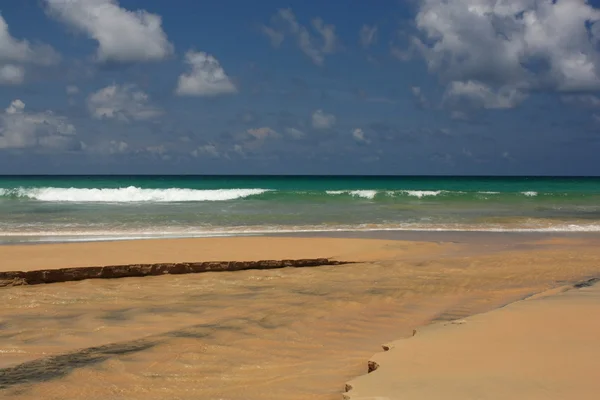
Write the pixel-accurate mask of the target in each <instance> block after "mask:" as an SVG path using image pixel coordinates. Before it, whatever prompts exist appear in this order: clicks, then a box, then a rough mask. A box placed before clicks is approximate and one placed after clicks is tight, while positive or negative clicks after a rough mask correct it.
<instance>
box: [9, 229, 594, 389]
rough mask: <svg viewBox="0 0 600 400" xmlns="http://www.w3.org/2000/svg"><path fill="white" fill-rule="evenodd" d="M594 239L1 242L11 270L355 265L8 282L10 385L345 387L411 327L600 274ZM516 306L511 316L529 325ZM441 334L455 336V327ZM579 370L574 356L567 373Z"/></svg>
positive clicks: (356, 386)
mask: <svg viewBox="0 0 600 400" xmlns="http://www.w3.org/2000/svg"><path fill="white" fill-rule="evenodd" d="M599 244H600V241H599V240H598V239H597V238H596V237H594V236H588V237H577V238H551V237H549V238H545V239H540V238H539V237H531V238H529V239H528V238H527V237H515V238H513V239H512V240H502V241H498V240H495V239H494V238H493V237H492V238H491V239H490V240H487V241H486V240H484V239H482V238H478V240H476V241H474V240H469V239H468V238H466V239H465V240H458V241H456V240H453V241H421V242H414V241H406V240H385V239H360V238H355V239H348V238H298V237H285V238H268V237H242V238H214V239H181V240H180V239H171V240H145V241H126V242H125V241H124V242H102V243H71V244H52V245H35V246H17V245H15V246H4V247H0V260H1V261H0V269H1V270H2V271H28V270H29V271H31V270H35V269H43V268H46V269H52V268H65V267H85V266H106V265H114V264H119V265H122V264H139V263H157V262H196V261H225V260H227V261H251V260H261V259H269V260H274V259H297V258H320V257H324V258H331V259H335V260H346V261H354V262H355V263H353V264H347V265H335V266H333V265H332V266H323V267H311V268H281V269H273V270H246V271H235V272H207V273H200V274H189V275H168V276H160V277H159V276H154V277H143V278H123V279H109V280H105V279H91V280H83V281H79V282H64V283H54V284H46V285H36V286H18V287H6V288H2V289H0V301H2V304H3V305H4V307H3V308H2V309H1V310H0V354H1V357H0V393H1V394H2V396H3V397H4V398H11V399H35V398H45V399H62V398H82V397H86V398H89V399H104V398H108V397H110V398H122V399H161V398H166V397H168V398H179V399H197V398H209V399H212V398H225V399H339V398H341V397H342V392H344V387H345V383H346V382H348V381H352V380H353V379H355V378H356V377H358V376H360V375H362V374H365V373H366V372H367V362H368V361H369V360H371V359H373V360H378V357H380V355H379V354H377V355H376V356H374V357H373V354H376V353H378V352H379V351H380V349H381V344H382V343H390V342H393V341H395V340H399V341H398V342H395V343H403V339H402V338H409V337H410V336H411V335H412V332H413V329H417V331H418V334H417V336H415V337H414V338H411V339H408V340H405V341H406V343H411V341H413V340H423V343H426V341H425V336H424V335H423V336H422V338H419V336H420V333H421V330H422V327H423V326H426V325H428V324H430V323H432V322H433V323H434V325H433V326H438V325H439V324H440V323H441V324H442V325H443V324H444V323H446V322H449V321H455V320H463V319H466V318H467V320H470V319H468V317H469V316H471V315H474V314H480V313H484V312H487V311H491V310H494V309H498V308H499V307H502V306H505V305H506V304H509V303H513V302H515V301H518V300H522V299H524V298H527V297H529V296H531V295H534V294H536V293H541V292H545V291H548V290H558V289H557V288H564V287H569V286H570V285H572V284H574V283H576V282H579V281H582V280H586V279H589V278H592V277H596V276H600V246H599ZM560 290H562V289H560ZM560 290H559V291H560ZM569 293H571V292H567V293H566V294H564V295H565V296H567V295H569V296H570V294H569ZM582 293H583V292H582ZM561 296H562V295H561ZM590 301H592V302H593V301H594V300H593V299H591V300H590ZM529 303H532V304H533V301H531V300H528V304H529ZM508 309H509V308H508V307H507V308H504V309H503V310H508ZM528 312H530V313H531V312H533V313H535V314H536V315H545V314H546V313H547V310H546V308H544V307H540V308H539V310H538V309H537V308H536V310H535V311H528ZM581 312H582V313H590V312H593V310H591V309H586V308H582V309H581ZM520 313H521V312H520V311H519V312H515V313H514V315H515V317H514V318H515V319H514V320H511V321H513V322H508V323H509V324H517V325H518V324H521V323H524V322H522V321H524V320H523V318H522V317H519V315H521V314H520ZM492 314H493V313H492ZM483 315H484V316H485V315H488V314H483ZM489 315H491V314H489ZM511 315H512V314H511ZM548 315H550V314H548ZM473 318H478V317H473ZM505 318H508V317H505ZM549 318H551V319H552V318H554V317H549ZM561 318H562V317H559V320H560V319H561ZM525 319H527V320H532V321H533V319H531V318H529V317H527V318H525ZM544 321H546V320H545V319H543V318H542V317H540V324H542V325H543V324H545V322H544ZM491 323H492V322H490V324H491ZM504 323H507V322H506V321H504ZM436 324H438V325H436ZM482 324H484V323H483V322H482ZM485 324H487V322H485ZM470 325H473V324H470V323H467V324H464V325H454V324H453V325H451V326H452V327H456V326H458V327H459V328H460V329H463V327H464V326H470ZM490 326H493V325H490ZM548 326H550V325H548ZM570 326H572V327H573V331H574V332H580V330H581V329H584V327H583V326H579V325H570ZM425 329H430V328H425ZM492 329H493V328H492ZM532 329H533V328H532ZM544 329H547V328H544ZM585 329H587V327H585ZM552 330H554V328H552ZM441 331H442V329H440V333H439V335H440V337H442V336H443V337H445V336H446V334H445V333H443V332H441ZM457 332H458V330H457ZM492 337H493V336H490V338H492ZM535 337H536V336H535V335H529V336H527V337H526V338H527V340H529V341H535V340H536V339H535ZM549 337H550V336H549ZM457 340H458V339H457ZM438 342H439V343H440V346H442V347H443V346H444V344H443V343H445V342H444V339H441V340H439V341H438ZM415 343H416V342H415ZM466 343H468V342H466ZM479 343H481V347H482V348H486V347H490V346H492V347H493V346H494V343H495V342H492V343H487V342H486V341H485V340H480V342H479ZM425 346H427V345H425ZM591 347H592V350H593V346H591ZM396 350H397V349H394V350H393V351H390V352H388V353H389V354H390V355H392V354H398V357H399V358H400V361H398V360H392V361H390V362H389V364H386V363H384V362H383V361H382V362H380V364H381V368H380V369H379V370H377V371H375V372H374V373H372V374H369V375H367V376H366V377H364V378H363V377H361V378H358V379H356V380H355V381H352V382H351V385H352V386H353V387H354V389H353V390H352V391H350V392H349V393H347V394H346V395H352V396H355V395H356V396H359V395H360V396H361V397H358V398H374V397H375V396H377V394H376V393H375V392H374V391H372V390H371V389H369V387H368V386H364V387H363V386H360V385H359V384H358V383H356V382H363V380H367V381H368V380H369V379H373V378H375V377H377V376H378V374H379V376H381V377H384V376H385V375H383V371H386V370H388V371H393V370H394V369H393V368H396V367H397V364H402V363H403V361H402V360H401V358H402V356H401V355H400V353H399V352H396ZM546 350H547V351H548V352H549V353H548V352H546V353H544V355H545V357H552V351H553V350H552V349H545V351H546ZM592 350H590V351H592ZM416 351H417V350H415V352H416ZM464 351H465V353H464V354H468V352H469V350H468V349H466V350H464ZM477 351H478V352H479V351H480V350H477ZM388 353H382V354H386V355H387V354H388ZM590 354H592V353H590ZM492 360H493V357H492V359H491V360H488V363H493V361H492ZM378 362H379V361H378ZM432 362H433V359H432ZM444 362H445V361H444V360H441V359H440V361H439V365H438V364H435V365H433V366H431V365H426V366H424V368H425V369H424V370H423V371H425V372H422V373H424V374H426V373H427V371H429V369H431V371H432V372H435V371H438V372H439V373H440V374H443V370H442V369H441V367H439V369H436V368H437V367H436V365H438V366H440V365H442V364H443V363H444ZM435 363H438V361H435ZM485 365H487V364H485ZM390 366H393V368H392V367H390ZM584 367H585V368H588V367H589V366H587V367H586V364H585V363H582V364H581V366H579V364H578V363H576V362H574V363H572V365H571V364H570V366H569V368H570V371H571V372H569V373H570V374H571V373H573V374H576V370H577V368H584ZM486 368H487V367H486ZM415 373H417V372H415ZM565 376H567V375H565ZM568 376H571V375H568ZM581 376H583V375H581ZM382 379H384V378H382ZM384 380H385V382H388V384H389V387H390V388H393V390H392V391H393V393H391V394H390V393H386V394H382V395H381V396H384V398H385V396H388V397H389V398H395V397H393V396H395V395H398V396H400V395H401V393H402V392H401V390H400V389H402V388H397V387H396V386H394V385H396V384H397V381H395V380H394V379H393V377H387V378H385V379H384ZM573 382H575V381H573ZM567 383H568V382H567ZM481 384H482V385H484V386H485V385H486V383H485V382H483V381H482V383H481ZM567 386H568V385H567ZM567 386H565V387H567ZM565 390H566V389H565ZM396 391H397V393H396ZM564 393H567V394H568V392H564ZM573 393H575V392H573ZM577 393H580V392H577ZM567 397H569V396H567ZM352 398H354V397H352ZM433 398H435V397H433ZM531 398H534V397H531Z"/></svg>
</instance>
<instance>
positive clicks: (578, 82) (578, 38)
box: [413, 0, 600, 108]
mask: <svg viewBox="0 0 600 400" xmlns="http://www.w3.org/2000/svg"><path fill="white" fill-rule="evenodd" d="M599 20H600V10H598V9H596V8H594V7H593V6H592V5H590V4H588V3H587V2H585V1H575V0H573V1H567V0H559V1H551V0H539V1H536V0H500V1H498V0H447V1H439V0H421V1H420V5H419V11H418V14H417V16H416V20H415V23H416V27H417V29H418V30H419V32H420V35H419V37H415V38H413V48H414V49H415V50H416V51H417V52H418V53H420V54H421V56H422V57H423V58H424V59H425V61H426V63H427V66H428V68H429V70H430V71H431V72H433V73H436V74H438V76H439V77H440V79H441V80H442V81H443V82H446V83H448V84H449V87H448V91H447V93H446V94H447V96H452V95H454V94H457V95H460V96H461V97H465V96H466V97H469V98H471V100H474V101H475V100H476V101H478V103H479V105H480V106H481V107H486V108H507V107H514V106H515V105H517V104H518V103H519V102H520V101H521V100H522V99H523V98H524V93H526V92H528V91H530V90H536V89H546V90H556V91H588V90H597V89H600V53H599V51H598V43H599V42H600V24H598V21H599Z"/></svg>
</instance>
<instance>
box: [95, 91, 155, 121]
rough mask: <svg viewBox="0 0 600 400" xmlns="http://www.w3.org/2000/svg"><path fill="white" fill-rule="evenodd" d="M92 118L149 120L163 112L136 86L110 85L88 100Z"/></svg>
mask: <svg viewBox="0 0 600 400" xmlns="http://www.w3.org/2000/svg"><path fill="white" fill-rule="evenodd" d="M87 106H88V110H89V112H90V114H91V115H92V117H94V118H96V119H102V118H109V119H112V118H114V119H118V120H121V121H129V120H131V119H133V120H138V121H141V120H149V119H152V118H155V117H157V116H159V115H160V114H162V111H161V110H160V109H158V108H157V107H155V106H153V105H151V104H150V98H149V97H148V95H147V94H146V93H144V92H143V91H141V90H139V89H137V87H136V86H135V85H116V84H113V85H110V86H107V87H105V88H103V89H100V90H98V91H97V92H95V93H92V94H91V95H90V96H89V97H88V99H87Z"/></svg>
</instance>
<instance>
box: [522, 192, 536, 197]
mask: <svg viewBox="0 0 600 400" xmlns="http://www.w3.org/2000/svg"><path fill="white" fill-rule="evenodd" d="M521 194H524V195H525V196H527V197H535V196H537V195H538V193H537V192H521Z"/></svg>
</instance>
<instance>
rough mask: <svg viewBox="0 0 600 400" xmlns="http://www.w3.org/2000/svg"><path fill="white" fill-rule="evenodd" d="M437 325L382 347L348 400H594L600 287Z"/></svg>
mask: <svg viewBox="0 0 600 400" xmlns="http://www.w3.org/2000/svg"><path fill="white" fill-rule="evenodd" d="M583 286H584V287H582V288H579V289H572V290H568V291H566V292H562V293H558V294H557V293H556V292H557V291H556V290H555V291H553V292H552V293H547V295H541V296H535V297H533V298H530V299H527V300H523V301H519V302H516V303H513V304H510V305H509V306H507V307H504V308H501V309H498V310H495V311H491V312H488V313H485V314H481V315H476V316H472V317H469V318H466V319H462V320H457V321H453V322H446V323H438V324H434V325H432V326H429V327H425V328H423V329H420V330H418V331H417V332H416V334H415V336H413V337H412V338H410V339H403V340H398V341H394V342H392V343H390V344H389V345H387V346H386V348H389V350H388V351H387V352H384V353H380V354H377V355H375V356H374V357H373V358H372V359H371V364H372V365H373V367H374V368H376V369H375V371H373V372H371V373H370V374H368V375H365V376H362V377H360V378H357V379H355V380H353V381H351V382H349V384H348V385H349V386H348V388H349V389H350V391H349V392H348V393H347V395H346V398H347V399H351V400H367V399H369V400H372V399H378V400H388V399H389V400H393V399H402V400H411V399H415V400H416V399H418V400H428V399H432V400H433V399H457V400H458V399H460V400H468V399H473V400H475V399H498V400H500V399H503V400H504V399H530V400H537V399H539V400H541V399H544V400H550V399H557V400H558V399H590V400H592V399H597V398H598V397H599V394H600V379H599V377H600V375H599V372H600V285H595V286H591V287H587V285H583Z"/></svg>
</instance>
